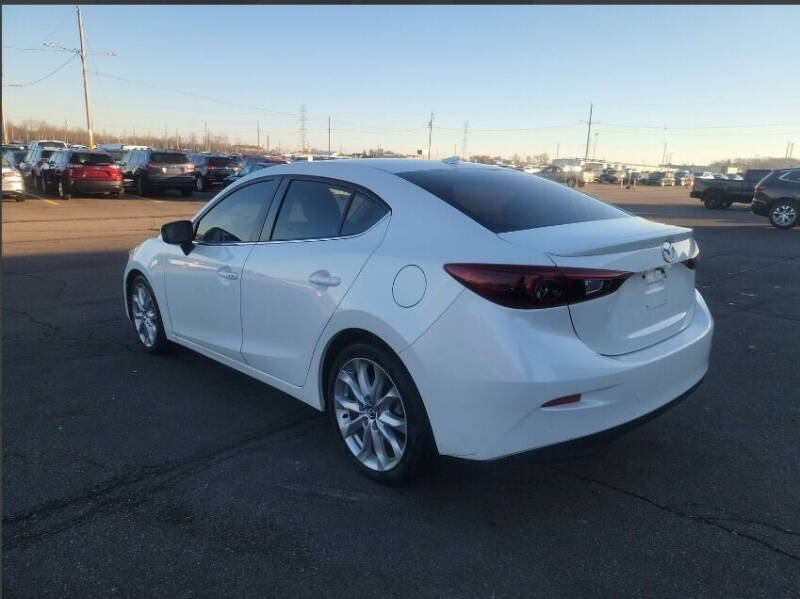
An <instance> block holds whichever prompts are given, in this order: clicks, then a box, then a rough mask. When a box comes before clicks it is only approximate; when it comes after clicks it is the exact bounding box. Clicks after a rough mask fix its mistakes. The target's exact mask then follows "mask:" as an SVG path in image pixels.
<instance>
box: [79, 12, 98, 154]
mask: <svg viewBox="0 0 800 599" xmlns="http://www.w3.org/2000/svg"><path fill="white" fill-rule="evenodd" d="M75 9H76V10H77V11H78V33H79V34H80V38H81V65H82V66H83V99H84V102H85V103H86V128H87V129H88V130H89V148H94V134H93V133H92V114H91V109H90V108H89V105H90V102H89V76H88V75H87V71H88V67H87V66H86V41H85V40H84V36H83V17H82V16H81V7H80V6H76V7H75Z"/></svg>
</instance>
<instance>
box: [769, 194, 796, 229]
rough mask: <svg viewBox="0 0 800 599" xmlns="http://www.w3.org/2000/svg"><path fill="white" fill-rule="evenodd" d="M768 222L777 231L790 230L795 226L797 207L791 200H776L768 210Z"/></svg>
mask: <svg viewBox="0 0 800 599" xmlns="http://www.w3.org/2000/svg"><path fill="white" fill-rule="evenodd" d="M769 222H770V223H771V224H772V226H773V227H777V228H778V229H791V228H792V227H794V226H795V225H796V224H797V206H796V205H795V203H794V202H792V201H791V200H778V201H777V202H775V203H774V204H773V205H772V207H771V208H770V209H769Z"/></svg>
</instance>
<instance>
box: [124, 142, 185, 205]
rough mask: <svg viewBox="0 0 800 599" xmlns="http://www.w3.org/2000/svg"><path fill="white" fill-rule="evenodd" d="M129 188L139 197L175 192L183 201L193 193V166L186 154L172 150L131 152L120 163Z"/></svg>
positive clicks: (149, 149) (148, 149) (150, 149)
mask: <svg viewBox="0 0 800 599" xmlns="http://www.w3.org/2000/svg"><path fill="white" fill-rule="evenodd" d="M120 168H121V169H122V177H123V181H124V184H125V185H126V186H130V187H133V189H135V190H136V193H137V194H138V195H140V196H143V195H147V194H149V193H151V192H152V191H154V190H156V189H161V190H163V189H176V190H179V191H180V192H181V194H182V195H183V196H184V197H189V196H191V195H192V192H193V191H194V185H195V182H194V164H192V162H191V160H189V157H188V156H187V155H186V154H184V153H183V152H176V151H170V150H155V149H152V148H147V149H144V150H131V151H129V152H128V153H127V154H125V156H123V157H122V160H121V161H120Z"/></svg>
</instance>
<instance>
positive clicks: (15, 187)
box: [3, 178, 25, 196]
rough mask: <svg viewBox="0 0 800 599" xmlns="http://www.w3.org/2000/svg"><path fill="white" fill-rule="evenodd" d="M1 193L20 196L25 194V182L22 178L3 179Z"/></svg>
mask: <svg viewBox="0 0 800 599" xmlns="http://www.w3.org/2000/svg"><path fill="white" fill-rule="evenodd" d="M3 195H4V196H5V195H9V196H22V195H25V184H24V183H23V181H22V178H20V179H17V180H16V181H11V180H6V179H3Z"/></svg>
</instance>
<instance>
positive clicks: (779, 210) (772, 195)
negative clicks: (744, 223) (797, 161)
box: [750, 167, 800, 229]
mask: <svg viewBox="0 0 800 599" xmlns="http://www.w3.org/2000/svg"><path fill="white" fill-rule="evenodd" d="M750 209H751V210H752V211H753V213H754V214H758V215H759V216H766V217H767V218H769V222H770V223H772V226H773V227H777V228H779V229H791V228H792V227H794V226H795V225H796V224H797V214H798V212H800V167H794V168H784V169H775V170H774V171H772V172H771V173H770V174H769V175H767V176H766V177H764V178H763V179H761V181H759V182H758V184H757V185H756V189H755V195H754V196H753V203H752V204H750Z"/></svg>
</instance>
